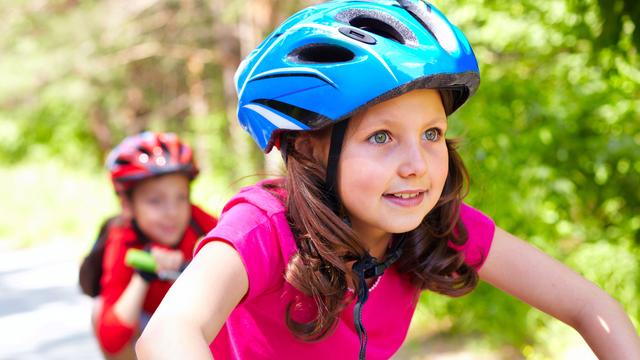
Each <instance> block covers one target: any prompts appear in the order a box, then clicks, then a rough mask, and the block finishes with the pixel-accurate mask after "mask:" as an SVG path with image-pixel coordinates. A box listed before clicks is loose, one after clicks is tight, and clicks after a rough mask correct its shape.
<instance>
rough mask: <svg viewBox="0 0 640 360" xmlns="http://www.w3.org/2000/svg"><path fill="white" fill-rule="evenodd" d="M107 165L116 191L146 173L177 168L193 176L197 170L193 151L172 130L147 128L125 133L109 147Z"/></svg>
mask: <svg viewBox="0 0 640 360" xmlns="http://www.w3.org/2000/svg"><path fill="white" fill-rule="evenodd" d="M107 169H108V170H109V173H110V174H111V181H112V182H113V186H114V188H115V190H116V193H123V192H126V191H127V190H129V189H131V188H132V187H133V186H134V185H135V184H136V183H137V182H138V181H140V180H144V179H147V178H150V177H154V176H159V175H165V174H171V173H176V172H181V173H185V174H186V175H187V176H189V179H191V180H193V179H194V178H195V177H196V176H197V175H198V172H199V170H198V167H197V166H196V164H195V161H194V159H193V151H192V150H191V148H190V147H189V145H187V144H184V143H182V142H181V141H180V139H179V138H178V136H177V135H176V134H174V133H153V132H150V131H145V132H142V133H140V134H137V135H132V136H129V137H127V138H126V139H124V140H123V141H122V142H121V143H120V144H118V146H116V147H115V148H114V149H113V150H111V153H109V156H108V157H107Z"/></svg>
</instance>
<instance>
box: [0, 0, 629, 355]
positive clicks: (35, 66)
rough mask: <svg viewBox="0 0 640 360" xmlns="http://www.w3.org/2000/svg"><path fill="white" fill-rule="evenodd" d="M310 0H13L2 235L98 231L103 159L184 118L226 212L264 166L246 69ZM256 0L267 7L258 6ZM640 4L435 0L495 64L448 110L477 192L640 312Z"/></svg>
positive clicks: (7, 19) (524, 325)
mask: <svg viewBox="0 0 640 360" xmlns="http://www.w3.org/2000/svg"><path fill="white" fill-rule="evenodd" d="M308 2H309V1H293V0H292V1H278V2H276V1H271V2H269V1H262V2H259V4H257V3H256V2H251V1H249V0H238V1H228V2H219V1H217V2H216V1H214V2H212V4H213V5H207V3H205V2H176V1H157V2H153V3H149V4H150V5H144V4H142V3H141V4H138V5H131V6H121V7H113V6H109V2H95V1H94V2H81V3H82V4H80V3H79V2H67V1H44V2H34V1H20V2H15V3H12V4H11V5H7V6H5V7H4V8H1V9H0V17H1V18H2V19H3V22H2V23H1V24H0V53H2V56H0V77H1V78H2V79H3V80H2V81H1V82H0V109H2V110H1V111H0V163H2V164H4V165H7V164H10V167H9V168H8V170H7V171H6V174H7V175H6V176H3V177H1V179H0V181H4V182H3V183H2V184H0V185H2V186H1V187H0V190H1V191H3V193H2V194H1V195H2V196H1V198H2V199H3V201H2V202H1V203H2V205H3V206H5V207H6V208H5V209H3V211H2V213H3V214H9V215H6V216H4V218H3V219H0V221H1V222H0V238H2V239H3V240H5V239H7V240H11V241H17V242H19V243H21V244H30V243H33V242H37V241H42V239H43V238H50V237H51V236H53V237H56V236H58V237H59V236H77V237H82V238H92V237H93V236H94V234H93V232H94V231H95V229H96V227H97V225H98V222H99V221H101V220H102V218H103V217H104V216H106V215H108V213H110V212H112V211H115V209H116V208H117V207H116V206H115V205H116V204H115V203H114V200H113V199H112V196H111V189H110V185H109V184H108V183H107V182H106V177H104V178H103V177H102V175H96V174H93V175H88V173H89V172H90V171H93V170H95V169H96V167H97V165H99V164H101V163H102V159H103V156H104V153H105V152H106V151H107V150H108V149H109V148H110V147H111V146H112V145H113V144H114V143H115V142H117V141H119V140H120V139H121V138H122V137H123V136H124V135H125V134H128V133H132V132H136V131H138V130H140V129H142V128H151V129H155V130H174V131H177V132H179V133H180V134H181V135H182V136H184V137H185V139H186V140H187V141H188V142H189V143H191V144H193V146H194V148H195V149H196V154H197V156H198V159H199V160H200V165H201V167H202V168H203V170H204V171H203V173H204V174H205V176H204V177H203V178H201V179H199V180H198V181H197V182H196V183H195V184H194V199H195V200H196V201H197V202H199V203H202V204H203V205H205V207H207V208H208V209H209V210H211V211H213V212H218V211H219V209H220V207H221V205H222V204H223V203H224V201H225V199H227V198H228V196H229V195H230V194H232V193H233V192H234V191H235V190H236V189H237V187H238V186H239V183H238V182H235V181H236V180H237V179H238V178H239V177H241V176H245V175H249V174H253V173H256V172H259V169H260V168H261V166H262V160H261V159H262V155H261V154H260V153H259V152H258V151H257V150H256V149H257V148H256V147H255V146H254V145H253V144H251V143H250V140H248V137H247V136H246V134H243V133H242V132H241V131H239V129H238V127H237V126H235V127H234V122H233V116H234V115H233V107H234V99H233V98H232V93H233V89H232V75H233V70H234V69H235V66H236V65H237V62H238V61H239V59H240V57H241V55H242V54H244V53H246V51H248V49H250V48H251V47H252V46H253V45H255V44H254V43H255V42H257V41H259V40H260V38H261V37H262V36H263V35H264V34H265V33H266V32H268V31H269V30H270V29H271V28H272V27H273V23H274V22H275V21H279V20H281V19H282V17H283V16H284V15H285V14H287V13H290V12H291V11H292V10H293V9H297V8H299V7H301V6H302V3H308ZM134 3H135V2H134ZM132 4H133V3H132ZM136 4H137V3H136ZM256 4H257V6H262V7H260V11H252V12H246V11H242V10H243V9H244V8H245V7H248V6H254V5H256ZM637 4H640V3H639V2H637V1H622V0H587V1H578V0H554V1H533V0H524V1H495V0H449V1H436V2H435V5H436V6H438V7H439V8H440V9H441V10H443V11H444V13H445V14H447V16H448V17H449V18H450V19H451V20H452V21H453V22H454V23H455V24H456V25H458V26H459V27H460V28H461V29H462V30H463V32H464V33H465V34H467V36H468V37H469V38H470V41H471V43H472V45H473V48H474V51H475V53H476V55H477V57H478V59H479V63H480V68H481V75H482V85H481V87H480V89H479V91H478V93H477V94H476V95H475V96H474V97H473V98H472V100H471V101H470V102H469V103H468V104H466V105H465V106H464V107H463V108H462V109H461V110H460V111H459V112H458V113H457V114H455V115H454V116H453V117H452V118H451V121H450V124H451V130H450V135H452V136H461V137H462V138H463V142H462V144H461V153H462V156H463V158H464V159H465V162H466V164H467V166H468V168H469V171H470V174H471V178H472V186H471V192H470V195H469V197H468V199H467V200H468V202H469V203H470V204H472V205H473V206H475V207H477V208H480V209H482V210H483V211H484V212H486V213H487V214H489V215H490V216H492V217H493V218H494V219H495V221H496V223H497V224H498V225H499V226H501V227H502V228H505V229H506V230H508V231H510V232H512V233H514V234H515V235H517V236H519V237H521V238H523V239H526V240H527V241H530V242H531V243H532V244H534V245H535V246H537V247H539V248H541V249H542V250H544V251H545V252H547V253H549V254H550V255H552V256H554V257H556V258H557V259H559V260H561V261H563V262H565V263H566V264H568V265H569V266H571V267H572V268H573V269H574V270H576V271H578V272H579V273H581V274H583V275H584V276H585V277H586V278H588V279H589V280H591V281H594V282H595V283H597V284H598V285H599V286H601V287H603V288H604V289H605V290H607V291H608V292H609V293H610V294H612V295H613V296H614V297H615V298H616V299H618V300H619V301H620V302H621V303H622V304H623V306H624V307H625V309H626V310H627V312H628V313H629V314H630V315H631V317H632V319H633V321H634V322H635V323H636V325H637V324H638V322H639V321H640V302H639V300H638V299H640V267H639V265H638V263H639V260H640V252H639V251H638V249H639V246H640V215H639V214H640V191H638V189H640V181H639V180H638V179H640V122H639V121H638V119H639V118H640V70H638V69H640V59H639V57H638V48H639V44H640V41H639V38H640V35H639V34H640V30H639V29H640V20H639V18H640V17H639V13H638V10H639V6H638V5H637ZM181 5H184V6H181ZM218 5H220V6H218ZM268 5H272V6H273V8H272V9H271V10H272V11H267V7H265V6H268ZM249 13H250V14H251V17H249V16H248V15H247V14H249ZM263 13H264V14H263ZM256 24H259V25H256ZM252 26H253V27H252ZM80 29H81V30H80ZM252 44H253V45H252ZM26 75H29V76H26ZM230 94H231V95H230ZM52 159H53V160H52ZM25 164H27V165H25ZM33 164H36V165H33ZM77 169H81V170H77ZM100 174H102V172H100ZM3 175H5V173H4V172H3ZM98 176H100V178H98ZM99 179H102V180H99ZM101 189H102V190H101ZM60 209H64V211H60ZM24 229H27V230H24ZM42 234H47V235H46V236H45V237H43V236H42ZM422 304H423V309H422V311H424V310H425V309H427V310H426V311H427V312H428V313H429V314H430V315H429V316H430V317H428V319H429V320H430V321H431V320H432V321H433V322H436V323H438V324H439V326H442V327H446V328H448V329H449V331H451V332H455V333H466V334H478V333H481V334H483V335H484V336H486V338H487V339H488V340H489V342H491V343H493V344H505V343H507V344H511V345H513V346H514V347H516V348H517V349H519V350H520V352H521V353H522V354H523V356H527V357H530V358H544V357H545V356H547V355H549V354H552V352H551V350H552V349H553V347H554V346H561V344H563V341H562V340H558V339H567V336H568V335H566V334H567V332H566V327H563V326H560V325H559V324H558V322H557V321H555V320H553V319H551V318H550V317H549V316H546V315H544V314H542V313H540V312H538V311H536V310H533V309H531V308H530V307H529V306H527V305H525V304H522V303H521V302H519V301H517V300H515V299H513V298H511V297H509V296H507V295H505V294H503V293H501V292H500V291H498V290H496V289H493V288H492V287H490V286H488V285H486V284H482V285H480V286H479V288H478V289H477V290H476V291H475V292H474V293H472V294H471V295H469V296H465V297H462V298H459V299H448V298H445V297H442V296H437V295H434V294H425V296H423V299H422ZM550 339H553V341H551V340H550ZM549 356H551V355H549Z"/></svg>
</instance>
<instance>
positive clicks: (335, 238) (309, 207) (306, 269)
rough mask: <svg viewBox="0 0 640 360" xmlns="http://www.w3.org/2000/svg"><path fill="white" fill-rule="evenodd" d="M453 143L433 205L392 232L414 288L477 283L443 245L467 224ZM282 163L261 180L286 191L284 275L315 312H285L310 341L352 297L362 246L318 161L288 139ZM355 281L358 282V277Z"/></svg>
mask: <svg viewBox="0 0 640 360" xmlns="http://www.w3.org/2000/svg"><path fill="white" fill-rule="evenodd" d="M441 97H442V101H443V104H444V107H445V109H450V108H451V106H452V105H451V104H452V97H451V94H449V93H448V92H447V91H441ZM448 113H449V111H447V114H448ZM325 134H326V133H325ZM311 136H321V135H319V134H316V135H314V134H312V135H311ZM456 144H457V141H455V140H450V139H447V140H446V145H447V149H448V152H449V173H448V175H447V179H446V181H445V185H444V189H443V191H442V194H441V197H440V199H439V200H438V203H437V204H436V206H435V207H434V209H432V210H431V211H430V212H429V214H428V215H427V216H426V217H425V218H424V219H423V220H422V222H421V224H420V225H419V226H418V227H417V228H416V229H414V230H412V231H409V232H406V233H403V234H394V235H393V236H394V238H395V239H394V240H397V238H398V237H403V238H404V239H405V240H404V243H403V247H402V256H401V257H400V259H398V260H397V261H396V263H395V264H394V266H395V267H396V270H397V271H398V272H399V273H401V274H403V275H404V276H406V277H407V279H408V280H409V281H410V282H411V283H412V284H413V285H415V286H416V287H417V288H418V289H421V290H424V289H426V290H431V291H434V292H438V293H441V294H444V295H448V296H461V295H464V294H467V293H469V292H470V291H472V290H473V289H474V288H475V286H476V285H477V283H478V274H477V272H476V271H475V269H474V268H473V267H471V266H470V265H468V264H466V263H465V262H464V258H463V256H462V254H461V253H459V252H458V251H456V250H454V249H452V248H451V247H450V246H449V244H448V242H451V243H453V244H455V245H463V244H464V243H465V242H466V241H467V231H466V229H465V227H464V225H463V224H462V222H461V220H460V213H459V211H460V205H461V202H462V199H463V198H464V196H465V195H466V192H467V189H468V183H469V180H468V179H469V177H468V173H467V170H466V168H465V166H464V164H463V162H462V159H461V158H460V156H459V155H458V153H457V151H456ZM286 163H287V166H286V169H287V173H288V175H287V176H286V177H285V180H284V181H282V182H276V183H267V184H265V185H264V186H265V188H266V189H267V190H270V191H271V192H272V193H274V194H278V193H280V192H279V191H275V188H282V187H284V189H285V190H286V194H287V195H286V198H282V200H283V201H285V202H286V208H287V218H288V221H289V225H290V226H291V229H292V231H293V235H294V238H295V240H296V244H297V247H298V251H297V253H296V254H295V255H294V256H293V257H292V258H291V259H290V260H289V263H288V266H287V270H286V273H285V279H286V281H287V282H289V283H290V284H291V285H292V286H293V287H295V288H296V289H298V290H299V291H301V292H302V293H304V294H306V295H308V296H311V297H313V299H314V300H315V303H316V306H317V314H316V317H315V318H314V319H313V320H312V321H309V322H298V321H296V320H294V319H293V318H292V316H291V310H292V309H293V307H294V306H295V305H296V304H295V303H290V304H289V306H288V309H287V313H286V322H287V326H288V327H289V330H290V331H291V332H292V333H293V334H294V335H295V336H297V337H298V338H300V339H302V340H305V341H316V340H320V339H322V338H323V337H325V336H326V335H327V334H328V333H329V332H330V331H331V330H332V329H333V328H334V326H335V325H336V324H337V320H338V318H339V316H340V312H341V311H342V310H343V309H344V307H345V306H346V305H347V303H348V301H350V299H352V298H353V297H352V296H351V297H350V298H345V295H346V294H347V285H348V284H347V278H348V277H354V276H355V275H352V271H351V268H350V267H349V266H348V262H349V259H353V258H354V257H359V256H362V255H364V254H365V253H366V251H367V250H366V249H365V248H364V247H363V246H362V244H361V242H360V241H359V240H358V237H357V235H356V234H355V232H354V231H353V230H352V229H351V227H350V226H349V225H347V224H346V223H345V222H344V220H343V218H342V216H341V215H338V214H335V213H334V212H333V211H332V210H331V207H330V205H329V200H328V199H327V194H326V191H325V173H326V169H325V167H324V165H323V164H321V163H319V162H318V160H316V159H314V158H313V156H311V154H307V153H304V152H302V151H299V150H297V149H296V148H295V146H293V145H289V146H288V154H287V162H286ZM347 274H349V275H347ZM354 286H358V284H357V282H356V284H354Z"/></svg>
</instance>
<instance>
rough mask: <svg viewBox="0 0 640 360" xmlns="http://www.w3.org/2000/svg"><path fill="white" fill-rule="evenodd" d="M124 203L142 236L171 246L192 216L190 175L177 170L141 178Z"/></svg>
mask: <svg viewBox="0 0 640 360" xmlns="http://www.w3.org/2000/svg"><path fill="white" fill-rule="evenodd" d="M125 204H126V206H125V208H127V207H128V209H129V210H130V212H131V215H132V216H133V217H134V218H135V219H136V222H137V223H138V226H139V227H140V230H142V232H143V233H144V234H145V235H147V236H148V237H149V238H150V239H151V240H153V241H156V242H158V243H160V244H163V245H167V246H174V245H176V244H178V243H179V242H180V240H181V239H182V236H183V234H184V232H185V230H186V229H187V226H188V224H189V219H190V218H191V204H190V202H189V178H188V177H187V176H186V175H184V174H178V173H176V174H168V175H163V176H159V177H154V178H150V179H146V180H143V181H142V182H140V183H139V184H137V185H136V187H135V189H134V191H133V194H132V195H131V199H130V201H125Z"/></svg>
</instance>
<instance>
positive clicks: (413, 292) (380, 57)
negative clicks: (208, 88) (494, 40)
mask: <svg viewBox="0 0 640 360" xmlns="http://www.w3.org/2000/svg"><path fill="white" fill-rule="evenodd" d="M479 80H480V77H479V71H478V65H477V61H476V58H475V56H474V54H473V52H472V50H471V47H470V45H469V43H468V42H467V39H466V38H465V36H464V35H463V34H462V33H461V32H460V31H459V30H458V29H457V28H456V27H454V26H453V25H451V23H449V21H448V20H447V19H446V18H445V17H444V15H442V14H441V13H440V12H439V11H438V10H437V9H436V8H435V7H433V6H432V5H430V4H428V3H426V2H424V1H421V0H399V1H391V0H379V1H356V0H349V1H347V0H341V1H340V0H339V1H331V2H327V3H324V4H320V5H317V6H314V7H310V8H308V9H306V10H303V11H301V12H300V13H298V14H296V15H294V16H292V17H291V18H289V19H288V20H287V21H286V22H285V23H283V25H281V26H280V27H279V28H278V29H276V30H275V31H274V32H273V34H271V35H270V36H269V37H267V39H266V40H265V41H264V42H263V43H262V44H261V45H260V46H259V47H258V48H257V49H255V50H254V51H253V52H252V53H251V54H250V55H249V56H248V57H247V58H246V59H245V60H244V61H243V62H242V64H241V65H240V67H239V69H238V72H237V73H236V85H237V90H238V98H239V99H238V100H239V104H238V117H239V120H240V122H241V124H242V126H243V128H244V129H246V130H247V131H248V132H249V133H250V134H251V136H252V137H253V138H254V139H255V140H256V142H257V143H258V144H259V145H260V147H261V148H262V150H264V151H265V152H268V151H269V150H271V148H272V147H273V146H276V147H278V148H279V149H280V152H281V153H282V155H283V158H284V159H285V162H286V165H287V176H286V177H285V178H284V179H276V180H268V181H263V182H261V183H258V184H256V185H254V186H250V187H247V188H245V189H243V190H242V191H241V192H240V193H239V194H237V195H236V196H235V197H234V198H233V199H231V201H230V202H229V203H228V204H227V205H226V206H225V208H224V210H223V213H222V215H221V220H220V224H219V225H218V226H217V227H216V228H215V229H214V230H213V231H212V232H211V233H210V234H209V235H208V236H207V238H206V239H205V240H203V242H201V243H200V245H199V246H198V249H197V251H198V253H197V255H196V257H195V259H194V260H193V262H192V263H191V266H190V267H189V269H187V271H186V272H185V273H183V275H182V276H181V277H180V279H179V280H178V281H177V283H176V284H175V285H174V287H173V288H172V289H171V290H170V291H169V293H168V294H167V296H166V298H165V299H164V301H163V302H162V304H161V305H160V307H159V308H158V310H157V311H156V313H155V314H154V316H153V317H152V318H151V320H150V322H149V324H148V326H147V328H146V329H145V330H144V333H143V334H142V336H141V338H140V340H139V341H138V343H137V345H136V350H137V354H138V356H139V357H140V358H143V359H182V358H185V359H205V358H210V357H211V355H212V354H213V357H214V358H216V359H305V360H311V359H356V358H360V359H363V358H365V356H366V357H367V358H368V359H388V358H390V357H392V356H393V354H394V353H395V352H396V351H397V350H398V349H399V348H400V346H401V345H402V342H403V341H404V338H405V336H406V334H407V330H408V328H409V324H410V322H411V318H412V315H413V313H414V310H415V308H416V305H417V302H418V298H419V296H420V292H421V291H422V290H430V291H435V292H439V293H442V294H445V295H448V296H460V295H464V294H467V293H469V292H471V291H472V290H473V289H474V288H475V287H476V285H477V283H478V281H479V280H480V279H481V280H484V281H487V282H488V283H490V284H492V285H494V286H496V287H498V288H500V289H501V290H503V291H505V292H507V293H510V294H512V295H513V296H516V297H518V298H519V299H521V300H523V301H525V302H527V303H529V304H531V305H533V306H535V307H537V308H539V309H541V310H542V311H545V312H547V313H549V314H551V315H552V316H555V317H556V318H558V319H560V320H562V321H564V322H566V323H567V324H569V325H571V326H573V327H574V328H575V329H576V330H578V331H579V332H580V334H581V335H582V336H583V337H584V338H585V339H586V341H587V342H588V344H589V345H590V346H591V348H592V349H593V350H594V352H595V353H596V354H597V355H598V356H599V357H601V358H608V359H621V360H622V359H640V340H639V339H638V336H637V334H636V331H635V329H634V328H633V325H632V324H631V322H630V320H629V318H628V317H627V316H626V314H625V313H624V311H623V310H622V308H621V307H620V305H619V304H618V303H617V302H616V301H615V300H613V299H612V298H611V297H610V296H608V295H607V294H605V293H604V292H603V291H602V290H600V289H599V288H598V287H597V286H595V285H594V284H592V283H590V282H588V281H587V280H585V279H584V278H582V277H580V276H579V275H577V274H576V273H574V272H573V271H571V270H570V269H568V268H567V267H565V266H564V265H562V264H560V263H559V262H557V261H555V260H554V259H552V258H551V257H549V256H548V255H546V254H544V253H542V252H540V251H539V250H537V249H535V248H534V247H532V246H531V245H529V244H527V243H526V242H524V241H522V240H520V239H518V238H516V237H515V236H513V235H511V234H509V233H507V232H506V231H504V230H502V229H500V228H499V227H497V226H496V225H495V224H494V222H493V220H492V219H490V218H489V217H488V216H486V215H485V214H483V213H482V212H480V211H479V210H476V209H474V208H472V207H470V206H468V205H466V204H464V203H463V202H462V199H463V197H464V195H465V189H466V184H467V175H466V171H465V168H464V165H463V162H462V159H461V158H460V157H459V155H458V154H457V152H456V148H455V142H453V141H451V140H449V139H446V138H445V134H446V131H447V127H448V119H447V116H448V115H450V114H451V113H453V112H454V111H455V110H456V109H457V108H459V107H460V106H461V105H463V104H464V103H465V101H466V100H467V99H468V98H469V97H470V96H471V95H472V94H474V92H475V91H476V89H477V87H478V84H479ZM488 316H489V315H488ZM210 351H211V353H210Z"/></svg>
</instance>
